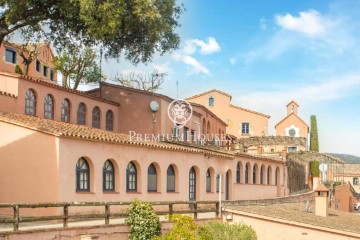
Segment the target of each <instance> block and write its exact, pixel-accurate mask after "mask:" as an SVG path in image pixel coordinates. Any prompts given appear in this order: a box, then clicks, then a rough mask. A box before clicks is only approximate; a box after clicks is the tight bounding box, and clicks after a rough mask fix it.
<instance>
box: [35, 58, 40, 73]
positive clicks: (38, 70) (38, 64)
mask: <svg viewBox="0 0 360 240" xmlns="http://www.w3.org/2000/svg"><path fill="white" fill-rule="evenodd" d="M40 68H41V63H40V61H39V60H36V71H37V72H40Z"/></svg>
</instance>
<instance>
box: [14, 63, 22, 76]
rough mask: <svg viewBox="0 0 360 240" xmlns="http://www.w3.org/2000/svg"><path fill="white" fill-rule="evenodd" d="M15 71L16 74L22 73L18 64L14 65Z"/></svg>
mask: <svg viewBox="0 0 360 240" xmlns="http://www.w3.org/2000/svg"><path fill="white" fill-rule="evenodd" d="M15 72H16V73H18V74H21V75H22V74H23V71H22V70H21V68H20V66H19V65H16V67H15Z"/></svg>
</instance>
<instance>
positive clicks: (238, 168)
mask: <svg viewBox="0 0 360 240" xmlns="http://www.w3.org/2000/svg"><path fill="white" fill-rule="evenodd" d="M240 171H241V168H240V163H238V164H237V167H236V182H237V183H240V176H241V175H240Z"/></svg>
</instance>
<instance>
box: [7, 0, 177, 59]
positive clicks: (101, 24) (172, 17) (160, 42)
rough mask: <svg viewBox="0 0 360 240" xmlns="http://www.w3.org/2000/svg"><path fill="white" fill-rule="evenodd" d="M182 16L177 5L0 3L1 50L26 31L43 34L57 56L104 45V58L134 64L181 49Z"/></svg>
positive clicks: (147, 1)
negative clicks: (78, 46)
mask: <svg viewBox="0 0 360 240" xmlns="http://www.w3.org/2000/svg"><path fill="white" fill-rule="evenodd" d="M182 11H183V8H182V7H181V6H178V5H176V0H131V1H124V0H107V1H102V0H46V1H44V0H31V1H29V0H0V44H1V43H2V41H3V40H4V38H5V37H6V36H8V35H9V34H11V33H13V32H15V31H17V30H20V29H22V28H25V27H28V28H29V29H33V31H29V33H34V34H35V33H36V32H38V31H39V30H38V29H39V28H41V29H43V30H45V31H46V33H45V38H46V39H47V40H51V41H52V43H53V44H54V45H55V47H56V48H57V49H58V50H62V49H63V48H64V46H68V44H70V43H74V42H81V43H83V44H85V45H86V46H94V45H100V44H101V45H102V46H103V48H104V50H105V57H114V58H118V57H120V55H124V56H125V58H126V59H128V60H130V61H131V62H132V63H134V64H136V63H139V62H140V61H141V62H147V61H149V60H151V58H152V56H153V54H154V53H155V51H157V52H160V54H164V53H165V52H168V51H170V50H173V49H176V48H177V47H178V45H179V36H178V35H177V34H176V33H175V29H176V28H177V27H179V26H180V24H179V21H178V20H179V17H180V15H181V13H182Z"/></svg>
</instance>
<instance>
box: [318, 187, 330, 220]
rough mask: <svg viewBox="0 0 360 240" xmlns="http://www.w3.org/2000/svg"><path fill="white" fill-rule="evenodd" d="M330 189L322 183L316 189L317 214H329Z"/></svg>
mask: <svg viewBox="0 0 360 240" xmlns="http://www.w3.org/2000/svg"><path fill="white" fill-rule="evenodd" d="M328 204H329V189H327V188H326V187H325V186H324V185H320V186H319V187H318V188H317V189H316V190H315V215H316V216H320V217H327V216H328Z"/></svg>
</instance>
